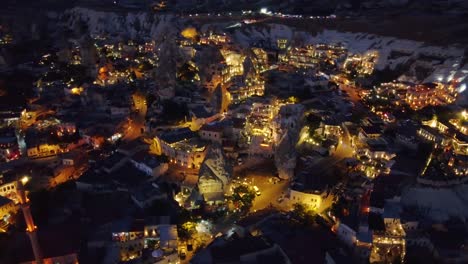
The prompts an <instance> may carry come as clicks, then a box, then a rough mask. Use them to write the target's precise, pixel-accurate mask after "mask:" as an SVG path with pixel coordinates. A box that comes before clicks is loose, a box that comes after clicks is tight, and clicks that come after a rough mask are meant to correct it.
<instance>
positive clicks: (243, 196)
mask: <svg viewBox="0 0 468 264" xmlns="http://www.w3.org/2000/svg"><path fill="white" fill-rule="evenodd" d="M254 199H255V191H254V190H253V189H251V188H249V187H248V186H246V185H239V186H237V187H235V188H234V190H233V194H232V197H231V200H232V202H233V203H234V204H236V205H237V206H238V207H239V208H240V209H241V210H242V211H244V212H246V211H248V210H249V209H250V208H251V207H252V204H253V201H254Z"/></svg>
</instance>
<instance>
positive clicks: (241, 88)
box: [228, 76, 265, 104]
mask: <svg viewBox="0 0 468 264" xmlns="http://www.w3.org/2000/svg"><path fill="white" fill-rule="evenodd" d="M228 90H229V94H230V96H231V100H232V102H233V103H235V104H236V103H240V102H242V101H244V100H245V99H247V98H249V97H252V96H262V95H263V93H264V91H265V82H264V81H263V80H260V79H258V78H248V79H247V80H246V81H245V82H244V81H243V80H242V77H241V76H235V77H233V79H231V81H230V86H229V88H228Z"/></svg>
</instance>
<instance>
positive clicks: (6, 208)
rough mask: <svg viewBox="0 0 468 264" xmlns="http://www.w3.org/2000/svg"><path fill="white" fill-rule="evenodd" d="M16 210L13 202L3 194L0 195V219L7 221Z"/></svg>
mask: <svg viewBox="0 0 468 264" xmlns="http://www.w3.org/2000/svg"><path fill="white" fill-rule="evenodd" d="M17 211H18V207H17V206H16V205H15V202H14V201H13V200H11V199H8V198H6V197H4V196H0V221H1V220H4V221H7V220H8V218H9V217H10V216H11V215H12V214H14V213H16V212H17Z"/></svg>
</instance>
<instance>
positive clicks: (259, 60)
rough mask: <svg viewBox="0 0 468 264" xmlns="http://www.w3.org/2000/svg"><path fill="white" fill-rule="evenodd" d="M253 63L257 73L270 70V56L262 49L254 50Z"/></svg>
mask: <svg viewBox="0 0 468 264" xmlns="http://www.w3.org/2000/svg"><path fill="white" fill-rule="evenodd" d="M252 52H253V53H254V56H252V62H253V65H254V68H255V71H256V72H257V73H262V72H264V71H266V70H268V54H267V53H266V52H265V51H264V50H263V49H261V48H252Z"/></svg>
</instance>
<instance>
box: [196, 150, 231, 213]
mask: <svg viewBox="0 0 468 264" xmlns="http://www.w3.org/2000/svg"><path fill="white" fill-rule="evenodd" d="M231 177H232V167H231V165H230V164H229V163H228V161H227V159H226V157H225V155H224V152H223V149H222V147H221V145H219V144H213V145H212V146H211V147H210V148H209V150H208V153H207V154H206V157H205V160H204V161H203V163H202V165H201V167H200V170H199V172H198V183H197V187H198V191H199V192H200V194H201V195H202V196H203V198H204V200H205V202H207V203H209V204H214V203H223V202H224V193H225V192H226V191H227V185H228V183H229V182H230V181H231Z"/></svg>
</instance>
